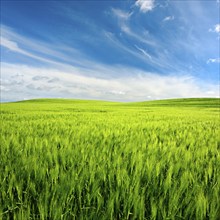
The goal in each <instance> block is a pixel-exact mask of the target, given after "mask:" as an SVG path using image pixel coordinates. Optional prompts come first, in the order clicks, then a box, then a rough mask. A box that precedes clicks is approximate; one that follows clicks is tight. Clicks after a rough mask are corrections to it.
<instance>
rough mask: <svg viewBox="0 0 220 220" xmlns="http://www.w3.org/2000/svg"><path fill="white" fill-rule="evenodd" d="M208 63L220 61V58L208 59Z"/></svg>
mask: <svg viewBox="0 0 220 220" xmlns="http://www.w3.org/2000/svg"><path fill="white" fill-rule="evenodd" d="M207 63H220V58H215V59H208V60H207Z"/></svg>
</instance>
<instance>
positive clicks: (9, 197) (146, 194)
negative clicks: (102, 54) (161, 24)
mask: <svg viewBox="0 0 220 220" xmlns="http://www.w3.org/2000/svg"><path fill="white" fill-rule="evenodd" d="M0 129H1V140H0V145H1V147H0V219H3V220H5V219H10V220H11V219H16V220H17V219H18V220H20V219H21V220H26V219H42V220H44V219H47V220H48V219H49V220H61V219H68V220H69V219H70V220H71V219H76V220H78V219H79V220H87V219H91V220H102V219H103V220H120V219H122V220H125V219H137V220H139V219H140V220H144V219H149V220H150V219H152V220H153V219H158V220H159V219H166V220H168V219H172V220H182V219H185V220H191V219H192V220H205V219H210V220H219V219H220V99H176V100H163V101H150V102H141V103H116V102H102V101H80V100H64V99H63V100H62V99H41V100H30V101H24V102H16V103H4V104H1V128H0Z"/></svg>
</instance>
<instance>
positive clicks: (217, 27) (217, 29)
mask: <svg viewBox="0 0 220 220" xmlns="http://www.w3.org/2000/svg"><path fill="white" fill-rule="evenodd" d="M209 32H215V33H218V34H220V24H216V25H215V26H214V28H210V29H209Z"/></svg>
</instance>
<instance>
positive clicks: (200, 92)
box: [1, 63, 219, 101]
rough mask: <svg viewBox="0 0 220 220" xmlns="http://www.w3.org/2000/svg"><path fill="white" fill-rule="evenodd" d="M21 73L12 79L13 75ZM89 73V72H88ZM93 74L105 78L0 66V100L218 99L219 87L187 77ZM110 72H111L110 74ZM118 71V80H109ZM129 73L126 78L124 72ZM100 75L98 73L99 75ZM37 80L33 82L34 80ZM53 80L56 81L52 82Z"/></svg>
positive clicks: (76, 72) (103, 68)
mask: <svg viewBox="0 0 220 220" xmlns="http://www.w3.org/2000/svg"><path fill="white" fill-rule="evenodd" d="M18 70H19V73H20V74H22V75H23V76H19V77H20V78H21V77H22V81H21V82H20V78H19V77H18V79H15V78H13V77H14V73H15V72H18ZM90 71H92V70H90ZM94 71H96V72H98V75H99V72H102V73H103V71H104V72H105V73H106V76H107V77H106V78H105V77H103V75H102V77H97V76H94V74H92V73H91V74H90V76H88V75H86V74H85V72H84V69H82V68H78V69H75V70H73V69H70V70H68V71H67V70H66V71H61V70H58V69H52V68H50V69H49V68H37V67H31V66H25V65H19V64H8V63H2V64H1V73H2V81H1V86H2V88H1V99H2V100H1V101H6V100H23V99H24V98H26V99H31V98H42V97H62V98H81V99H99V100H115V101H141V100H148V99H164V98H178V97H179V98H181V97H218V96H219V87H218V85H214V84H211V83H208V82H198V80H197V79H196V78H193V77H191V76H188V75H184V76H174V75H166V76H162V75H159V74H154V73H149V72H143V71H140V70H138V69H132V68H128V67H111V66H100V67H98V68H96V69H95V70H94ZM109 72H110V73H109ZM111 72H120V73H122V74H120V76H118V77H113V76H112V77H109V76H110V75H111ZM128 72H129V73H130V75H126V74H124V73H128ZM100 75H101V73H100ZM36 78H37V79H38V80H33V79H36ZM53 79H56V80H53Z"/></svg>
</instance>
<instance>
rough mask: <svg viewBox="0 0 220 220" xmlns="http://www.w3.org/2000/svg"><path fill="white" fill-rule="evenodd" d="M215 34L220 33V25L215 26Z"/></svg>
mask: <svg viewBox="0 0 220 220" xmlns="http://www.w3.org/2000/svg"><path fill="white" fill-rule="evenodd" d="M215 32H216V33H220V24H216V25H215Z"/></svg>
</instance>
